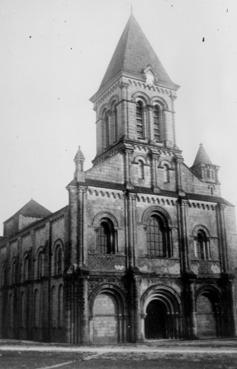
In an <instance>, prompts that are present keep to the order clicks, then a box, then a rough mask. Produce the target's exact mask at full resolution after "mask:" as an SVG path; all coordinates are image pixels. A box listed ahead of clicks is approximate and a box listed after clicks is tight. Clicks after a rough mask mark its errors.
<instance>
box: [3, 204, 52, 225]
mask: <svg viewBox="0 0 237 369" xmlns="http://www.w3.org/2000/svg"><path fill="white" fill-rule="evenodd" d="M50 214H52V213H51V211H49V210H48V209H46V208H45V207H44V206H42V205H40V204H39V203H38V202H36V201H35V200H33V199H31V200H30V201H29V202H27V203H26V204H25V205H24V206H23V207H22V208H21V209H20V210H18V211H17V212H16V213H15V214H14V215H12V216H11V217H10V218H9V219H11V218H13V217H15V216H16V215H24V216H25V217H32V218H44V217H47V216H48V215H50ZM9 219H7V220H9ZM7 220H6V221H7ZM6 221H5V222H6ZM5 222H4V223H5Z"/></svg>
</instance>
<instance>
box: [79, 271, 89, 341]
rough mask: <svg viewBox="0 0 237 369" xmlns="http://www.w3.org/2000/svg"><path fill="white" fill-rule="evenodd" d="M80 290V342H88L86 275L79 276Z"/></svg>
mask: <svg viewBox="0 0 237 369" xmlns="http://www.w3.org/2000/svg"><path fill="white" fill-rule="evenodd" d="M79 288H80V290H81V291H80V292H79V297H80V307H79V313H80V343H82V344H88V343H89V311H88V310H89V309H88V277H87V276H83V277H81V280H80V284H79Z"/></svg>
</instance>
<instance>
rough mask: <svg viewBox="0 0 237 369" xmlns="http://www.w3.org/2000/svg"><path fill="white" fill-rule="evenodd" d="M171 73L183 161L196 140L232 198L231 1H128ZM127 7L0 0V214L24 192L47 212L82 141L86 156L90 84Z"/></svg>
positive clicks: (236, 50) (105, 0)
mask: <svg viewBox="0 0 237 369" xmlns="http://www.w3.org/2000/svg"><path fill="white" fill-rule="evenodd" d="M133 12H134V15H135V17H136V19H137V21H138V22H139V24H140V25H141V27H142V29H143V31H144V33H145V34H146V36H147V38H148V39H149V41H150V42H151V44H152V46H153V48H154V50H155V51H156V53H157V55H158V57H159V58H160V60H161V62H162V63H163V65H164V66H165V69H166V70H167V72H168V74H169V75H170V77H171V78H172V79H173V80H174V82H176V83H177V84H179V85H180V86H181V87H180V89H179V91H178V98H177V99H176V132H177V143H178V145H179V147H180V148H181V149H182V150H183V155H184V159H185V162H186V164H187V165H189V166H190V165H191V164H192V162H193V160H194V158H195V154H196V151H197V149H198V145H199V143H200V142H202V143H203V144H204V145H205V148H206V151H207V152H208V154H209V156H210V158H211V160H212V162H213V163H214V164H217V165H220V166H221V169H220V180H221V182H222V195H223V196H224V197H225V198H227V199H228V200H229V201H231V202H232V203H234V204H235V205H237V174H236V158H237V143H236V132H237V130H236V124H237V109H236V108H237V95H236V86H237V42H236V35H237V2H236V1H235V0H230V1H227V0H173V1H170V0H133ZM129 13H130V1H129V0H84V1H82V0H21V1H19V0H0V45H1V52H0V124H1V131H0V132H1V144H0V170H1V181H0V223H2V222H3V220H5V219H7V218H8V217H9V216H11V215H12V214H13V213H14V212H16V211H17V210H18V209H19V208H20V207H22V206H23V205H24V204H25V203H26V202H27V201H29V200H30V198H34V199H35V200H36V201H38V202H40V203H41V204H42V205H44V206H46V207H47V208H48V209H49V210H51V211H56V210H58V209H60V208H61V207H63V206H65V205H66V204H67V190H66V189H65V186H66V185H67V184H68V183H69V182H70V180H71V179H72V177H73V172H74V163H73V157H74V155H75V152H76V150H77V146H78V145H81V147H82V150H83V152H84V154H85V156H86V168H89V167H90V165H91V160H92V159H93V157H94V156H95V113H94V111H93V109H92V104H91V103H90V102H89V98H90V97H91V96H92V95H93V94H94V93H95V92H96V90H97V88H98V86H99V84H100V82H101V80H102V78H103V75H104V73H105V70H106V67H107V65H108V63H109V61H110V59H111V56H112V54H113V51H114V49H115V47H116V44H117V42H118V39H119V37H120V35H121V33H122V31H123V29H124V26H125V24H126V22H127V19H128V17H129Z"/></svg>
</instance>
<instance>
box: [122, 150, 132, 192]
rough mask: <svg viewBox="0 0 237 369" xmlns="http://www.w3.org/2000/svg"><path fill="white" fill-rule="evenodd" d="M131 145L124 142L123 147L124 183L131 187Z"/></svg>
mask: <svg viewBox="0 0 237 369" xmlns="http://www.w3.org/2000/svg"><path fill="white" fill-rule="evenodd" d="M132 154H133V147H132V145H130V144H125V148H124V184H125V186H126V187H127V188H131V187H132V184H131V160H132Z"/></svg>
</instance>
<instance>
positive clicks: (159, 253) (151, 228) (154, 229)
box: [147, 215, 170, 257]
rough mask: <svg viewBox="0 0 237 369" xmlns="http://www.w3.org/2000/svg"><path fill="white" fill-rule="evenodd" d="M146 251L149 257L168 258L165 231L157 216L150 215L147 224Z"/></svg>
mask: <svg viewBox="0 0 237 369" xmlns="http://www.w3.org/2000/svg"><path fill="white" fill-rule="evenodd" d="M147 251H148V256H150V257H169V256H170V255H169V248H168V242H167V229H166V227H164V224H163V221H162V220H161V219H160V217H159V216H157V215H152V216H151V217H150V219H149V221H148V224H147Z"/></svg>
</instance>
